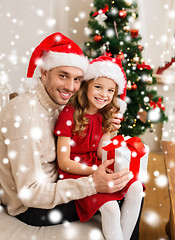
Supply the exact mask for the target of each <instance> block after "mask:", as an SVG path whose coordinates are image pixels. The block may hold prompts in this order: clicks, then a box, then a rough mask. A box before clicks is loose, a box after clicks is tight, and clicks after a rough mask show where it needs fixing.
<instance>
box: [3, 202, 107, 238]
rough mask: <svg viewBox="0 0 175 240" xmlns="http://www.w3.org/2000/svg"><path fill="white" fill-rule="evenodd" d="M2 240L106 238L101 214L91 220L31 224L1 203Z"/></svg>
mask: <svg viewBox="0 0 175 240" xmlns="http://www.w3.org/2000/svg"><path fill="white" fill-rule="evenodd" d="M0 240H104V237H103V235H102V231H101V220H100V215H96V216H94V217H93V218H92V219H91V220H89V221H87V222H85V223H80V222H79V221H76V222H72V223H65V224H61V225H54V226H49V227H34V226H29V225H27V224H25V223H23V222H21V221H19V220H18V219H16V218H15V217H12V216H9V215H8V214H7V211H6V208H5V207H4V206H2V205H0Z"/></svg>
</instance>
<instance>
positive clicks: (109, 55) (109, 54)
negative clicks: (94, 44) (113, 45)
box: [104, 51, 112, 57]
mask: <svg viewBox="0 0 175 240" xmlns="http://www.w3.org/2000/svg"><path fill="white" fill-rule="evenodd" d="M104 55H105V56H108V57H112V53H111V52H109V51H106V52H105V53H104Z"/></svg>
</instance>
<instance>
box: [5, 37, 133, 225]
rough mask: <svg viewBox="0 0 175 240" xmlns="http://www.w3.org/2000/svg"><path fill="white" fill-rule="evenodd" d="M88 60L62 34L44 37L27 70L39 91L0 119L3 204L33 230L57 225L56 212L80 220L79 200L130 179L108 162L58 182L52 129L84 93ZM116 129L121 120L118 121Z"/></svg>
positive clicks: (19, 99)
mask: <svg viewBox="0 0 175 240" xmlns="http://www.w3.org/2000/svg"><path fill="white" fill-rule="evenodd" d="M87 66H88V61H87V59H86V57H85V56H84V55H83V52H82V50H81V49H80V48H79V46H78V45H77V44H76V43H74V42H73V41H72V40H70V39H69V38H67V37H65V36H64V35H62V34H61V33H54V34H52V35H50V36H48V37H47V38H45V39H44V40H43V41H42V42H41V43H40V44H39V45H38V46H37V47H36V49H35V50H34V52H33V54H32V56H31V59H30V62H29V67H28V73H27V76H28V78H29V79H28V81H31V82H32V79H30V78H32V77H33V74H34V71H35V68H36V67H38V68H39V69H40V71H41V77H40V80H39V82H38V84H37V86H36V88H35V89H33V90H32V91H28V92H26V93H24V94H22V95H19V96H18V97H16V98H14V99H13V100H11V101H10V102H9V103H8V104H7V105H6V107H5V108H4V109H3V111H2V112H1V114H0V129H1V132H0V149H1V151H0V184H1V188H2V191H1V192H2V196H1V198H2V203H3V204H4V205H6V206H7V211H8V213H9V214H10V215H12V216H16V217H17V218H18V219H20V220H21V221H23V222H25V223H27V224H30V225H34V226H48V225H52V224H55V222H54V223H53V222H52V221H51V218H50V214H51V212H52V210H58V211H59V213H61V215H60V216H61V217H60V219H59V220H58V222H57V224H58V223H62V222H63V221H64V220H67V221H75V220H77V219H78V217H77V214H76V210H75V206H74V201H73V200H75V199H80V198H83V197H86V196H89V195H92V194H95V193H97V192H98V193H112V192H115V191H119V190H121V189H122V188H123V187H124V186H125V185H126V184H127V183H128V181H129V180H130V174H131V173H130V172H128V170H127V169H124V170H122V171H120V172H118V173H113V174H107V173H106V168H107V167H108V165H109V164H111V162H112V161H113V160H110V161H105V162H104V163H103V164H101V166H100V167H99V168H98V169H97V171H96V172H95V173H94V174H93V175H92V176H89V177H84V178H80V179H76V180H74V179H67V180H61V181H59V180H58V174H57V169H56V161H55V158H56V149H55V139H54V136H53V129H54V125H55V121H56V119H57V117H58V114H59V113H60V111H61V109H62V108H63V107H64V105H65V104H66V103H67V102H68V100H69V99H70V98H71V96H72V95H73V94H74V93H75V92H76V91H77V90H78V89H79V87H80V84H81V80H82V79H83V73H84V72H85V71H86V69H87ZM114 124H115V125H116V128H117V120H116V119H114Z"/></svg>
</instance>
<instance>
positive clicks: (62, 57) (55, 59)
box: [39, 51, 89, 73]
mask: <svg viewBox="0 0 175 240" xmlns="http://www.w3.org/2000/svg"><path fill="white" fill-rule="evenodd" d="M88 65H89V61H88V58H87V57H85V56H83V55H78V54H73V53H60V52H52V51H49V52H47V53H46V54H45V55H44V56H43V57H42V59H41V61H40V62H39V68H43V69H44V70H46V71H49V70H50V69H52V68H55V67H60V66H72V67H77V68H80V69H81V70H82V71H83V72H84V73H85V72H86V71H87V68H88Z"/></svg>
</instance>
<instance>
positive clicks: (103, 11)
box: [92, 4, 109, 17]
mask: <svg viewBox="0 0 175 240" xmlns="http://www.w3.org/2000/svg"><path fill="white" fill-rule="evenodd" d="M108 10H109V7H108V4H105V8H103V9H101V8H100V10H98V11H97V12H95V13H94V14H93V15H92V17H95V16H98V15H99V14H100V13H106V12H107V11H108Z"/></svg>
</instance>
